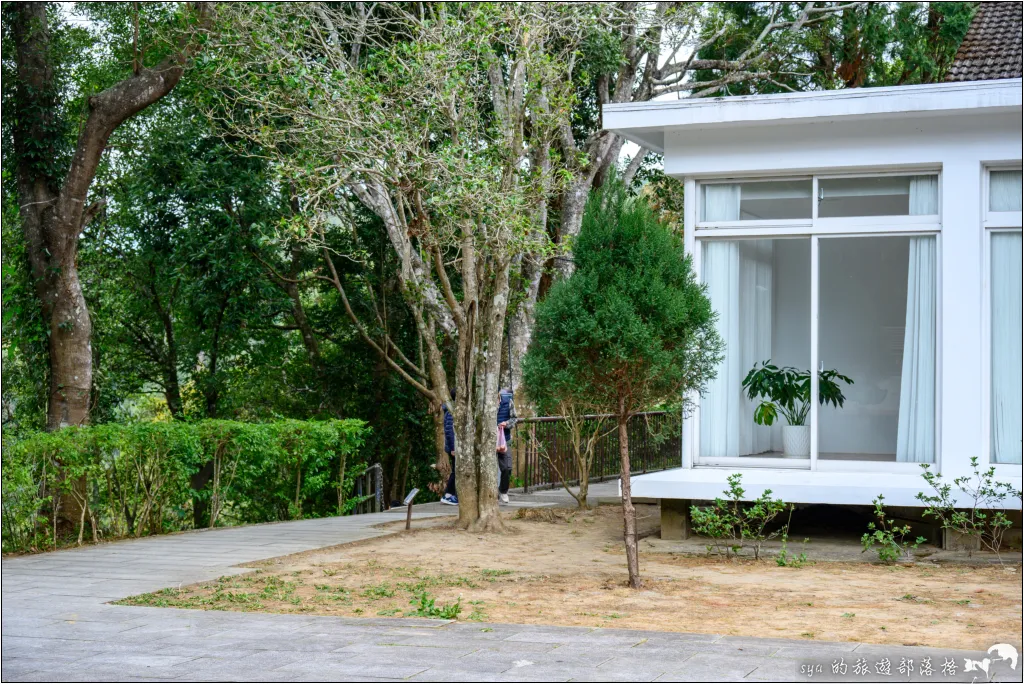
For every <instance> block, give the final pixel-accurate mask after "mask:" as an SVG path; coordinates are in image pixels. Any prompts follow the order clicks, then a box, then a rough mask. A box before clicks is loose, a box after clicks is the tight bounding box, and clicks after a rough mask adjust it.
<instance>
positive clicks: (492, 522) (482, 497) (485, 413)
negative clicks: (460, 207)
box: [455, 236, 509, 531]
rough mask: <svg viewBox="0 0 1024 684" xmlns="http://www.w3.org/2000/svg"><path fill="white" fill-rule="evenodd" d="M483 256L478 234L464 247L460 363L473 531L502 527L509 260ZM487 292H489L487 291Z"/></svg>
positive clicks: (463, 474) (461, 442)
mask: <svg viewBox="0 0 1024 684" xmlns="http://www.w3.org/2000/svg"><path fill="white" fill-rule="evenodd" d="M481 256H482V255H480V254H478V253H477V251H476V249H475V247H474V246H473V237H472V236H470V237H468V238H467V239H466V240H465V241H464V243H463V253H462V258H463V268H462V273H463V291H464V292H465V298H464V300H463V301H464V311H465V314H464V316H465V320H464V324H463V326H461V329H460V331H459V333H460V334H459V349H458V356H457V357H456V365H455V374H456V393H457V396H456V406H457V407H458V410H457V412H456V414H455V428H456V439H457V440H458V449H457V451H456V458H455V481H456V485H457V487H458V491H459V526H460V527H463V528H465V529H469V530H471V531H502V530H504V529H505V525H504V523H503V522H502V520H501V513H500V511H499V509H498V462H497V452H496V450H495V449H496V446H497V412H498V390H499V389H500V388H499V377H500V373H501V356H502V355H501V343H502V340H503V337H504V332H505V330H504V328H505V314H506V309H507V307H508V286H509V283H508V281H509V264H508V263H507V262H506V263H501V262H500V261H499V260H497V259H495V258H494V257H493V256H492V257H490V258H481ZM478 260H479V261H478ZM483 293H487V296H486V297H485V296H481V295H482V294H483Z"/></svg>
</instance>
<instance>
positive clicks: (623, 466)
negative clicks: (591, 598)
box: [618, 398, 643, 589]
mask: <svg viewBox="0 0 1024 684" xmlns="http://www.w3.org/2000/svg"><path fill="white" fill-rule="evenodd" d="M618 422H619V461H620V466H619V467H620V472H619V477H620V478H621V483H622V536H623V539H624V540H625V542H626V566H627V567H628V568H629V586H630V587H632V588H633V589H639V588H640V587H641V586H642V584H643V583H642V582H641V580H640V561H639V558H638V556H637V549H636V508H634V507H633V493H632V491H631V489H630V481H629V430H628V429H627V427H628V424H629V412H628V411H626V404H625V401H624V400H623V399H621V398H620V399H619V415H618Z"/></svg>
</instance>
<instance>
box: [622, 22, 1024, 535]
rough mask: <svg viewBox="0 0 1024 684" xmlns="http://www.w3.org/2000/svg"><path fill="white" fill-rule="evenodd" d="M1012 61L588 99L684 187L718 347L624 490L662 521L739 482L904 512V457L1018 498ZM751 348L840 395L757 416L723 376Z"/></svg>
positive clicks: (908, 502)
mask: <svg viewBox="0 0 1024 684" xmlns="http://www.w3.org/2000/svg"><path fill="white" fill-rule="evenodd" d="M1018 32H1019V30H1018ZM1016 59H1017V60H1018V66H1017V67H1016V74H1017V76H1018V77H1017V78H1010V79H998V80H982V81H966V82H965V81H959V82H947V83H940V84H932V85H920V86H904V87H896V88H872V89H852V90H839V91H828V92H811V93H793V94H783V95H757V96H749V97H723V98H716V99H697V100H679V101H666V102H650V103H643V104H619V105H608V106H606V107H605V108H604V124H605V127H606V128H608V129H610V130H613V131H615V132H617V133H619V134H621V135H623V136H624V137H626V138H627V139H629V140H632V141H634V142H636V143H638V144H640V145H643V146H645V147H647V148H649V149H651V150H654V151H657V152H659V153H661V154H663V155H664V163H665V172H666V173H667V174H669V175H671V176H674V177H676V178H678V179H680V180H681V181H682V182H683V183H684V186H685V239H686V245H687V249H688V250H689V252H690V253H691V254H692V255H693V263H694V266H695V268H696V269H697V272H698V273H699V274H700V277H701V279H702V280H703V282H704V283H706V284H707V287H708V293H709V295H710V297H711V300H712V303H713V305H714V307H715V309H716V311H717V312H718V314H719V322H718V328H719V332H720V334H721V336H722V338H723V340H724V341H725V342H726V345H727V350H726V354H725V360H724V361H723V363H722V364H721V365H720V366H719V368H718V377H717V379H716V380H715V381H713V382H712V383H711V385H710V387H709V388H708V391H707V393H706V394H705V395H704V396H703V397H694V398H693V405H694V410H693V411H692V413H691V415H689V416H688V417H686V419H685V420H684V425H683V440H682V443H683V453H682V462H681V467H680V468H678V469H674V470H669V471H664V472H659V473H651V474H647V475H641V476H638V477H635V478H634V479H633V483H632V487H633V495H634V496H636V497H645V498H651V499H659V500H661V501H662V504H663V515H665V513H664V511H672V510H675V511H679V512H681V511H682V510H685V506H686V502H687V501H689V500H701V499H712V498H714V497H715V496H718V495H720V494H721V492H722V491H723V489H725V484H726V477H727V476H728V475H730V474H732V473H735V472H739V473H742V474H743V485H744V487H745V488H746V489H747V494H748V496H751V497H756V496H758V495H760V493H761V492H762V491H763V490H764V489H765V488H769V489H771V490H772V492H773V493H774V495H775V496H777V497H779V498H782V499H784V500H786V501H788V502H796V503H832V504H870V503H871V501H872V500H873V499H874V498H875V497H876V496H878V495H879V494H884V495H885V500H886V503H887V504H890V505H896V506H918V505H920V503H919V502H918V501H917V500H916V498H915V496H916V494H917V493H918V492H920V491H922V490H923V489H925V483H924V481H923V479H922V477H921V466H920V464H921V463H931V464H934V469H935V470H937V471H939V472H941V473H942V475H943V477H944V479H947V480H952V478H954V477H957V476H960V475H965V474H969V473H970V459H971V457H972V456H976V457H978V458H979V461H980V462H981V463H982V464H983V465H984V466H985V467H986V468H987V467H988V464H992V465H993V466H994V467H995V469H996V474H997V478H998V479H1000V480H1002V481H1007V482H1011V483H1013V484H1014V485H1015V486H1016V488H1018V489H1020V487H1021V444H1022V441H1021V423H1022V405H1021V394H1022V383H1024V381H1022V370H1021V365H1022V364H1021V359H1022V349H1021V330H1022V322H1021V297H1022V295H1021V292H1022V262H1021V258H1022V257H1021V254H1022V247H1021V244H1022V243H1021V187H1022V182H1021V157H1022V152H1021V140H1022V138H1021V129H1022V108H1021V79H1020V78H1019V75H1020V66H1019V51H1018V53H1017V57H1016ZM769 359H770V360H771V361H772V363H774V364H776V365H778V366H791V367H794V368H796V369H798V370H800V371H809V369H812V368H817V369H824V370H829V369H834V370H837V371H838V372H840V373H842V374H843V375H846V376H849V377H850V378H851V379H852V380H853V384H852V385H849V386H847V385H845V384H841V387H842V390H843V392H844V394H845V397H846V401H845V404H844V405H843V406H842V408H835V407H833V406H830V405H826V406H822V405H819V403H818V402H816V401H815V402H811V405H810V407H809V414H808V416H807V420H806V427H804V428H803V429H801V428H796V429H791V428H786V427H783V426H784V425H785V423H786V421H784V420H782V419H781V417H780V420H779V422H777V423H776V424H775V425H773V426H771V427H767V426H760V425H757V424H755V422H754V409H755V405H756V403H757V402H753V401H750V400H749V399H747V397H746V394H745V392H744V389H743V386H742V383H743V380H744V378H745V376H746V375H747V373H748V372H749V371H750V370H751V369H752V368H754V367H755V364H757V363H758V362H762V361H766V360H769ZM810 380H811V383H812V387H811V392H810V396H812V397H816V396H818V382H819V381H818V374H817V373H811V374H810ZM787 431H788V432H790V433H792V434H791V435H790V437H791V438H792V439H789V440H788V442H787V441H784V440H785V437H784V435H785V433H786V432H787ZM800 433H804V434H800ZM801 440H803V444H801V443H800V442H801ZM787 447H788V448H787ZM1020 505H1021V502H1020V500H1019V499H1018V500H1017V501H1016V502H1015V504H1014V506H1015V507H1016V508H1019V507H1020Z"/></svg>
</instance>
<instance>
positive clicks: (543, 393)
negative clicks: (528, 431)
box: [523, 179, 722, 413]
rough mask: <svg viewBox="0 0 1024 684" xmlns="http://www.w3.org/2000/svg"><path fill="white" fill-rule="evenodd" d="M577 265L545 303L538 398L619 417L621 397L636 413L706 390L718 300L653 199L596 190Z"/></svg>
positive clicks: (532, 377)
mask: <svg viewBox="0 0 1024 684" xmlns="http://www.w3.org/2000/svg"><path fill="white" fill-rule="evenodd" d="M574 261H575V263H576V270H575V272H574V273H573V275H572V276H571V277H570V278H569V279H567V280H565V281H562V282H559V283H556V284H555V285H554V286H553V287H552V289H551V291H550V292H549V293H548V296H547V298H546V299H545V300H544V301H542V302H541V303H540V304H538V306H537V324H536V330H535V332H534V338H533V342H532V344H531V346H530V350H529V353H528V354H527V357H526V359H525V360H524V364H523V368H524V382H525V385H526V388H527V392H528V393H529V395H530V397H531V398H533V399H534V400H535V401H537V402H538V403H539V404H540V405H542V406H548V405H550V406H552V407H554V406H557V403H558V401H559V400H562V399H571V400H573V401H575V402H576V403H577V404H579V405H581V406H591V407H593V408H594V409H595V410H597V411H599V412H604V413H618V412H619V409H620V406H619V402H620V400H621V401H623V402H625V408H626V410H627V411H630V412H631V411H635V410H642V409H645V408H649V407H652V406H656V405H659V404H662V403H665V402H672V403H676V402H678V401H680V397H681V396H682V395H683V393H686V392H689V391H691V390H696V391H701V390H702V389H703V388H704V387H706V384H707V382H708V380H709V379H710V377H711V376H712V373H713V369H714V367H715V365H717V363H718V362H719V361H720V359H721V350H722V343H721V340H720V339H719V337H718V334H717V333H716V332H715V329H714V313H713V311H712V309H711V303H710V301H709V300H708V298H707V296H706V294H705V291H704V287H703V286H702V285H700V284H699V283H698V282H697V279H696V275H695V274H694V272H693V270H692V268H691V260H690V257H689V256H688V255H687V254H686V251H685V249H684V247H683V244H682V241H681V240H680V239H679V237H678V236H676V235H674V234H673V233H672V232H671V231H670V230H669V229H668V228H667V227H665V226H664V225H662V224H661V223H660V222H659V221H658V220H657V219H656V218H655V217H654V215H653V214H652V212H651V210H650V208H649V206H648V204H647V200H646V199H645V198H643V197H631V196H630V194H629V192H628V190H627V189H626V188H624V187H623V186H622V184H621V183H620V182H618V181H616V180H614V179H612V180H609V181H608V182H606V184H605V185H604V186H603V187H602V188H601V190H599V191H597V192H595V193H593V194H592V195H591V198H590V200H589V202H588V203H587V207H586V212H585V214H584V219H583V227H582V231H581V233H580V235H579V238H578V240H577V241H576V244H575V247H574ZM580 402H583V403H580Z"/></svg>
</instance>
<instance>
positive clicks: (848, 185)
mask: <svg viewBox="0 0 1024 684" xmlns="http://www.w3.org/2000/svg"><path fill="white" fill-rule="evenodd" d="M937 213H939V201H938V177H937V176H934V175H928V176H876V177H860V178H822V179H821V180H819V181H818V216H819V217H820V218H841V217H852V216H927V215H931V214H937Z"/></svg>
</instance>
